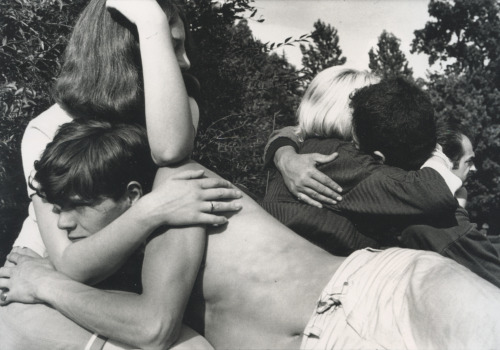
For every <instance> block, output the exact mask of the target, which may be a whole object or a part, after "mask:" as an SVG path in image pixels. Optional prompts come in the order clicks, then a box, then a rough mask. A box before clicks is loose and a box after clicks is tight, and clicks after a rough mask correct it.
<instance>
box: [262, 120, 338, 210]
mask: <svg viewBox="0 0 500 350" xmlns="http://www.w3.org/2000/svg"><path fill="white" fill-rule="evenodd" d="M294 130H295V128H294V127H286V128H283V129H280V130H278V131H275V132H274V133H273V134H272V135H271V137H270V139H269V141H268V143H267V145H266V148H265V150H264V164H265V165H269V164H270V163H271V159H273V161H274V164H275V165H276V168H277V169H278V170H279V172H280V173H281V176H282V177H283V180H284V182H285V185H286V187H287V188H288V190H289V191H290V192H291V193H292V194H293V195H294V196H295V197H297V198H298V199H299V200H303V201H304V202H306V203H308V204H309V205H313V206H315V207H318V208H322V207H323V205H322V204H321V202H322V203H325V204H336V203H337V201H339V200H341V199H342V197H341V196H340V195H339V193H340V192H342V188H341V187H340V186H339V185H338V184H337V183H335V182H334V181H333V180H332V179H331V178H329V177H328V176H326V175H325V174H323V173H322V172H321V171H319V170H318V169H317V168H316V166H317V165H318V164H325V163H329V162H331V161H333V160H334V159H335V158H337V154H336V153H333V154H331V155H324V154H320V153H311V154H297V150H298V147H299V146H298V145H299V144H300V143H301V142H300V140H299V137H298V136H297V135H296V134H295V132H294Z"/></svg>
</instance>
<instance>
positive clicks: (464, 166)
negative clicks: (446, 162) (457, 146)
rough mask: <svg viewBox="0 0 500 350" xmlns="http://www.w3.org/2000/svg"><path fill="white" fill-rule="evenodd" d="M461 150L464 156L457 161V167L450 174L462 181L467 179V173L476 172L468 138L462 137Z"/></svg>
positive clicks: (472, 151) (472, 150)
mask: <svg viewBox="0 0 500 350" xmlns="http://www.w3.org/2000/svg"><path fill="white" fill-rule="evenodd" d="M462 149H463V151H464V155H463V156H462V157H461V158H460V159H459V160H458V166H456V167H454V168H453V169H452V172H453V173H454V174H455V175H457V176H458V177H459V178H460V179H461V180H462V181H465V180H466V179H467V176H468V175H469V172H471V171H476V170H477V169H476V167H475V165H474V156H475V154H474V149H473V148H472V143H471V142H470V140H469V138H468V137H467V136H465V135H462Z"/></svg>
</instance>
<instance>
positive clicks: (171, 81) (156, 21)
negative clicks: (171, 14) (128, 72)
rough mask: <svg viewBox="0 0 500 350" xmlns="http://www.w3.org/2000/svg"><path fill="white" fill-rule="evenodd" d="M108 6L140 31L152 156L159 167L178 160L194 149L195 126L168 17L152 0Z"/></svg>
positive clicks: (115, 1)
mask: <svg viewBox="0 0 500 350" xmlns="http://www.w3.org/2000/svg"><path fill="white" fill-rule="evenodd" d="M107 6H108V7H110V8H113V9H116V10H118V11H119V12H121V13H122V14H123V15H124V16H125V17H127V18H128V19H129V20H130V21H131V22H132V23H134V24H135V25H136V26H137V30H138V32H139V42H140V49H141V60H142V70H143V78H144V94H145V107H146V126H147V132H148V139H149V144H150V146H151V153H152V156H153V159H154V161H155V163H156V164H158V165H159V166H165V165H169V164H174V163H177V162H180V161H182V160H184V159H186V158H187V157H189V155H190V154H191V151H192V150H193V147H194V137H195V132H194V130H195V129H194V126H193V120H192V118H193V117H192V115H191V108H190V102H189V99H188V95H187V92H186V87H185V84H184V80H183V78H182V74H181V71H180V68H179V63H178V61H177V57H176V53H175V51H174V43H173V38H172V33H171V30H170V27H169V22H168V19H167V16H166V15H165V13H164V12H163V10H162V9H161V7H160V6H159V4H158V3H157V2H156V1H153V0H127V1H124V0H108V1H107ZM171 20H173V21H180V19H178V18H172V19H171ZM182 39H183V38H182ZM182 45H183V42H182ZM196 112H197V111H196ZM196 119H197V117H196Z"/></svg>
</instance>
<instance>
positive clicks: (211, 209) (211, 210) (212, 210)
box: [210, 201, 215, 213]
mask: <svg viewBox="0 0 500 350" xmlns="http://www.w3.org/2000/svg"><path fill="white" fill-rule="evenodd" d="M210 205H211V206H212V207H211V208H210V213H213V212H214V208H215V207H214V202H212V201H210Z"/></svg>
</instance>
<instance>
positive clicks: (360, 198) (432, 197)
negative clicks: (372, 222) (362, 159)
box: [332, 168, 457, 217]
mask: <svg viewBox="0 0 500 350" xmlns="http://www.w3.org/2000/svg"><path fill="white" fill-rule="evenodd" d="M456 207H457V202H456V200H455V198H454V197H453V195H452V194H451V192H450V191H449V188H448V187H447V185H446V183H445V181H444V180H443V179H442V178H441V176H440V175H439V174H438V173H437V172H435V171H434V170H432V169H428V168H426V169H421V170H419V171H413V172H409V173H406V172H402V170H400V169H398V170H397V171H396V172H393V171H391V170H389V171H388V170H387V169H384V170H382V171H377V172H376V173H374V174H372V175H371V176H369V177H368V178H366V179H364V180H363V181H361V182H360V183H359V184H358V185H357V186H355V187H354V188H353V189H352V190H351V191H349V192H348V193H345V194H344V195H343V200H342V202H339V203H338V204H337V205H335V206H332V208H333V209H335V210H340V211H345V212H351V213H356V214H371V215H414V216H422V215H425V216H433V217H434V216H436V215H438V214H440V213H453V212H454V210H455V209H456Z"/></svg>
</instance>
